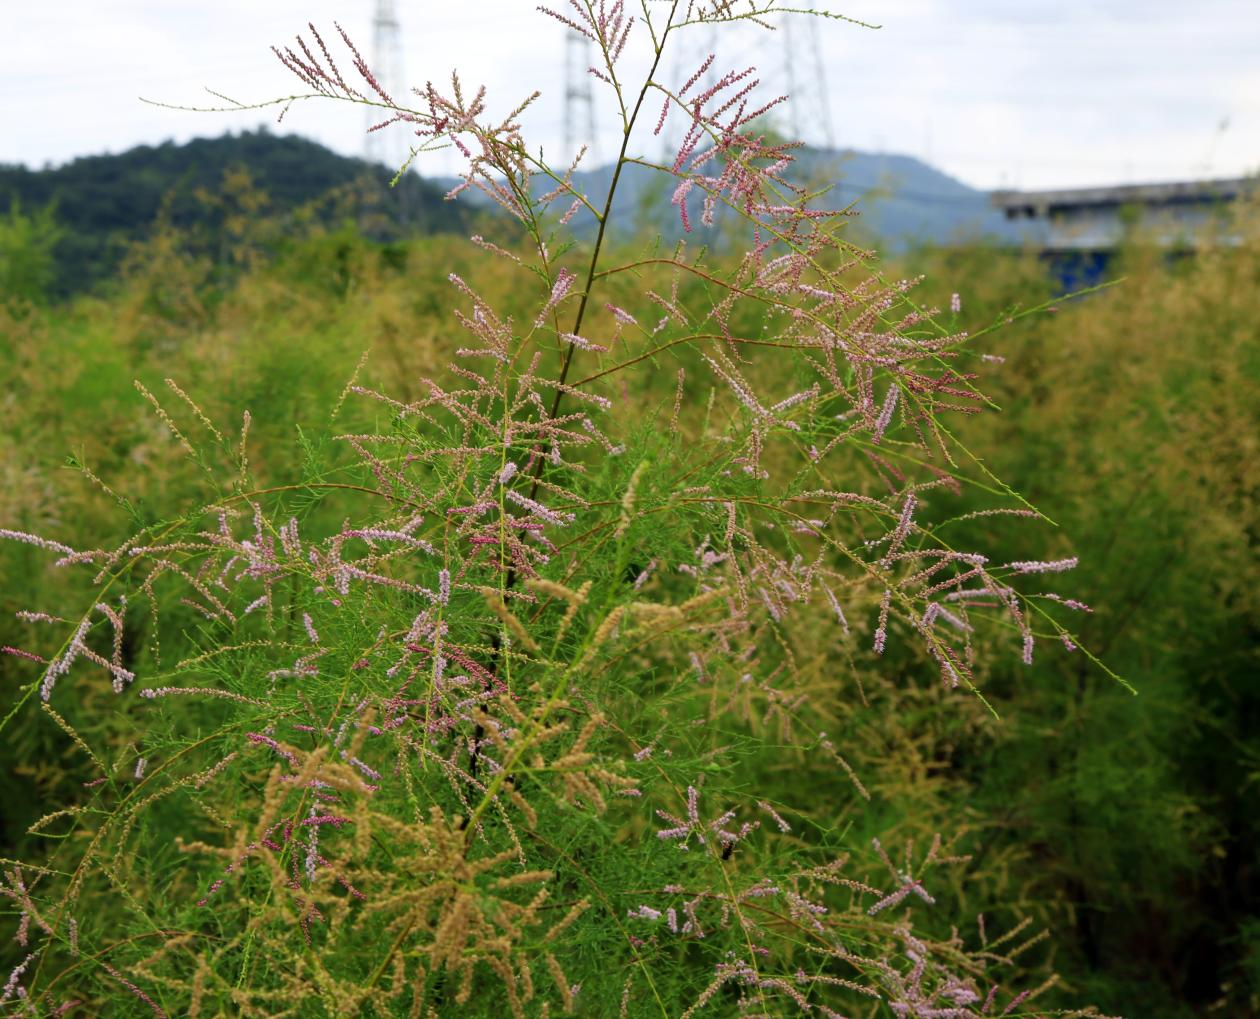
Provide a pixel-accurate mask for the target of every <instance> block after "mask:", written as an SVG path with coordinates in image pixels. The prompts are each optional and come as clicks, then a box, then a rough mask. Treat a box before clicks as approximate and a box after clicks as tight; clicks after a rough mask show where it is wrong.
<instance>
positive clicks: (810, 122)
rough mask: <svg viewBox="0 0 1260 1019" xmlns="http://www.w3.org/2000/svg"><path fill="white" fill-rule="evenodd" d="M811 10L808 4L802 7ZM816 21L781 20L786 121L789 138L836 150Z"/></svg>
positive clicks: (795, 17)
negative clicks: (786, 101)
mask: <svg viewBox="0 0 1260 1019" xmlns="http://www.w3.org/2000/svg"><path fill="white" fill-rule="evenodd" d="M803 6H804V7H805V8H807V9H809V10H813V8H814V4H813V2H812V0H810V2H807V3H805V4H804V5H803ZM819 20H820V19H818V18H815V17H812V16H809V15H803V14H797V15H788V16H787V17H786V18H784V19H783V22H782V23H781V25H780V28H779V31H780V32H781V33H782V40H783V50H782V53H783V78H784V85H785V88H786V91H787V93H788V103H787V111H786V112H787V118H788V127H789V129H790V131H791V133H792V137H793V138H794V139H796V140H798V141H803V142H805V143H806V144H808V145H813V146H817V147H819V148H827V149H834V148H835V147H836V133H835V128H834V126H833V125H832V123H831V102H830V100H829V98H828V93H827V71H826V64H825V62H824V61H823V55H822V42H821V35H822V33H821V32H820V31H819V29H820V28H821V27H822V26H821V25H820V24H819Z"/></svg>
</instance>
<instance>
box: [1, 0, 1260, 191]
mask: <svg viewBox="0 0 1260 1019" xmlns="http://www.w3.org/2000/svg"><path fill="white" fill-rule="evenodd" d="M797 5H800V4H797ZM373 6H374V0H56V2H53V0H45V2H42V3H36V2H33V0H0V96H3V97H4V98H3V106H2V107H0V162H9V163H12V162H21V163H26V164H28V165H41V164H43V163H45V162H48V161H51V162H54V163H58V162H62V161H64V160H67V159H70V158H72V157H74V156H77V155H85V154H91V153H97V152H104V151H115V152H116V151H120V150H122V149H125V148H127V147H129V146H131V145H135V144H138V143H142V142H158V141H161V140H163V139H166V138H175V139H179V140H182V139H187V138H191V137H194V136H198V135H213V134H218V133H220V132H222V131H224V130H226V129H228V128H241V127H246V126H253V125H255V124H259V123H264V122H269V121H274V115H273V114H267V113H262V114H248V115H239V114H233V115H226V116H224V115H212V114H195V113H182V112H173V111H170V110H164V109H155V108H152V107H149V106H146V105H144V104H143V103H141V102H140V101H139V99H138V96H140V95H144V96H149V97H153V98H157V99H161V100H165V101H167V102H170V103H177V104H202V103H204V102H205V101H207V99H208V97H207V96H206V95H205V94H204V93H203V92H202V91H201V89H202V87H203V86H210V87H213V88H216V89H219V90H221V91H224V92H227V93H228V94H231V95H233V96H234V97H236V98H238V99H242V100H246V99H250V100H258V99H265V98H270V97H273V96H276V95H281V94H286V93H287V92H290V91H292V88H291V87H290V83H289V80H288V78H287V75H286V72H284V71H283V69H281V68H280V67H279V66H278V64H276V62H275V60H274V58H273V57H272V56H271V54H270V53H269V52H268V45H269V44H271V43H284V42H285V41H286V40H289V39H291V38H292V36H293V34H294V33H295V32H297V31H298V30H299V29H300V28H302V27H304V26H305V23H306V22H307V21H308V20H312V21H314V22H315V23H316V25H317V26H318V27H320V28H321V29H323V28H327V29H328V30H329V34H331V32H332V28H331V26H332V21H333V20H334V19H337V20H339V21H341V23H342V24H343V25H344V26H345V27H346V28H347V30H348V31H350V33H351V34H352V35H353V36H355V37H356V38H357V39H358V41H359V42H360V45H361V47H363V48H364V49H365V51H366V50H367V49H370V39H371V29H370V24H371V17H372V9H373ZM630 6H634V7H637V4H636V3H634V2H633V0H631V4H630ZM820 6H821V4H820ZM831 7H832V9H834V10H837V11H840V12H843V13H846V14H849V15H852V16H854V17H857V18H860V19H863V20H867V21H871V22H877V23H879V24H880V25H881V26H882V27H881V28H880V29H879V30H878V31H869V30H865V29H861V28H856V27H853V26H850V25H844V24H838V23H817V22H815V23H814V28H813V31H815V32H816V33H817V40H818V49H819V52H820V54H821V57H822V61H823V64H824V66H825V74H826V82H827V86H828V93H829V97H830V102H829V106H830V110H831V120H832V131H833V134H834V137H835V138H836V139H837V141H838V142H839V143H840V144H841V145H844V146H849V147H853V148H857V149H866V150H882V151H887V152H900V153H907V154H911V155H917V156H920V157H923V158H926V159H928V160H930V161H931V162H932V163H934V164H935V165H937V166H939V167H941V168H942V169H944V170H946V171H947V172H949V173H952V174H953V175H955V176H957V177H959V178H961V179H962V180H964V181H966V182H968V183H970V184H973V185H975V186H979V187H986V188H987V187H999V186H1013V187H1025V188H1030V187H1053V186H1071V185H1082V184H1090V183H1112V182H1128V181H1139V180H1160V179H1178V178H1191V177H1203V176H1226V175H1238V174H1242V173H1246V172H1250V171H1256V170H1260V2H1257V0H1195V2H1194V3H1188V2H1185V0H1093V2H1086V0H834V2H833V3H832V4H831ZM397 8H398V13H399V16H400V20H401V22H402V29H403V47H404V60H405V64H406V70H407V77H408V80H409V81H410V82H422V81H423V80H425V79H429V78H432V79H435V80H437V79H441V78H444V77H445V76H447V75H448V74H449V72H450V70H451V69H452V68H453V67H458V68H459V69H460V70H461V73H462V75H463V77H464V78H465V80H466V81H467V82H470V83H473V82H480V83H484V84H486V85H487V86H488V87H489V89H490V95H491V97H492V102H493V101H494V100H497V102H498V104H499V107H500V108H502V107H503V106H506V105H507V104H509V103H510V102H512V101H513V100H515V99H516V98H517V97H519V96H520V95H522V94H523V93H525V92H526V91H529V90H531V89H533V88H539V89H541V90H542V91H543V93H544V98H543V100H542V101H541V103H540V104H539V106H538V107H537V109H536V113H535V114H534V115H533V117H532V118H531V119H530V120H529V121H527V126H528V127H529V129H530V134H531V136H532V137H533V138H534V139H535V140H536V141H538V142H542V143H544V144H546V143H551V144H553V145H554V143H556V142H557V141H558V139H559V137H560V124H561V111H562V105H563V104H562V95H563V89H564V84H563V71H562V69H563V40H562V34H561V33H562V31H563V30H562V29H560V28H559V26H557V25H555V24H554V23H553V22H550V21H548V20H547V19H545V18H543V17H542V16H540V15H538V14H536V13H535V12H534V3H533V2H532V0H453V2H452V0H447V2H446V3H441V4H439V3H434V2H428V0H397ZM693 45H694V46H697V47H702V46H703V39H702V38H700V37H698V36H696V37H693ZM718 48H719V54H720V57H719V63H722V62H723V60H725V63H727V64H728V65H729V64H733V63H736V62H753V61H756V62H757V63H758V64H759V65H760V66H761V68H762V70H763V77H764V78H765V79H766V80H767V81H768V82H769V83H772V84H780V85H781V84H782V81H783V80H784V72H783V60H784V46H783V44H782V37H781V35H780V36H779V37H775V36H765V35H763V34H761V33H756V34H753V35H748V34H743V33H736V34H735V37H734V38H732V39H729V40H728V41H727V43H726V44H725V47H724V46H723V44H722V43H721V42H720V41H719V47H718ZM797 66H798V68H801V69H804V71H805V72H806V73H808V72H809V70H810V68H811V66H812V65H811V63H810V61H809V59H807V55H802V56H801V57H800V58H799V62H798V65H797ZM605 122H607V118H606V121H605ZM362 128H363V119H362V117H360V116H359V115H358V114H357V112H356V111H353V110H350V109H347V108H341V107H336V106H333V105H331V104H317V103H312V104H309V105H307V106H306V107H305V108H296V109H294V110H293V111H292V112H291V113H290V114H289V116H288V117H287V118H286V121H285V125H284V129H288V130H294V131H297V132H299V133H302V134H305V135H307V136H310V137H313V138H315V139H317V140H319V141H322V142H324V143H325V144H327V145H329V146H331V147H333V148H335V149H337V150H339V151H342V152H347V153H358V152H360V151H362V148H363V138H362ZM603 147H604V151H608V149H609V148H611V145H610V143H609V142H607V141H605V143H604V144H603ZM450 168H451V167H450V165H449V164H443V162H442V160H441V158H439V159H438V161H436V162H433V163H430V164H429V165H428V166H427V167H425V166H421V167H420V169H421V170H422V172H424V171H426V170H427V171H428V172H439V171H446V170H449V169H450Z"/></svg>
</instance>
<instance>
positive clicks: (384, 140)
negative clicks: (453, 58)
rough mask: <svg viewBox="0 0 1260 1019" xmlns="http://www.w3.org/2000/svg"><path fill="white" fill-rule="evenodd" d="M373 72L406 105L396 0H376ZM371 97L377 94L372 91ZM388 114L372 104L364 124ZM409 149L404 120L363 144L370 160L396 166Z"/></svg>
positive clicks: (371, 122) (389, 91)
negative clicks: (402, 123)
mask: <svg viewBox="0 0 1260 1019" xmlns="http://www.w3.org/2000/svg"><path fill="white" fill-rule="evenodd" d="M372 72H373V73H374V74H375V75H376V80H377V81H379V82H380V83H381V87H382V88H383V89H384V90H385V91H386V92H388V93H389V94H390V95H391V96H393V98H394V101H395V102H397V103H399V104H402V105H406V96H405V95H404V93H405V92H406V88H407V83H406V79H405V76H404V74H403V57H402V32H401V31H400V30H399V27H398V15H397V13H396V12H395V10H394V0H376V14H375V16H374V17H373V18H372ZM369 98H375V97H373V96H371V95H370V94H369ZM388 116H389V114H388V113H387V112H386V111H384V110H382V109H381V108H380V107H379V106H369V107H368V108H367V124H366V125H365V126H366V127H371V126H372V125H373V124H379V123H380V122H381V121H382V120H386V119H387V118H388ZM410 151H411V148H410V146H409V145H408V144H407V130H406V127H405V126H404V125H401V124H391V125H390V126H389V127H387V128H384V129H383V130H380V131H371V132H369V133H368V135H367V142H366V144H365V146H364V156H365V158H366V159H367V160H368V161H369V162H373V163H384V164H385V165H386V166H388V167H390V168H391V169H394V170H397V169H398V168H399V167H400V166H402V165H403V162H404V161H405V160H406V158H407V156H408V154H409V153H410Z"/></svg>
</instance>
